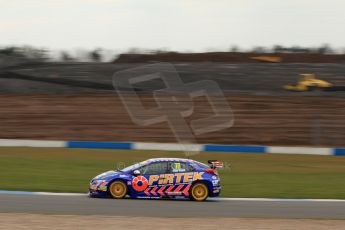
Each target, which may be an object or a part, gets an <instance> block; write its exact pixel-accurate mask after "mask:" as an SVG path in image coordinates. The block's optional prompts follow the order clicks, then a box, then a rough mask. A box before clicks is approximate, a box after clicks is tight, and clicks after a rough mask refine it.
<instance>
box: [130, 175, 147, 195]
mask: <svg viewBox="0 0 345 230" xmlns="http://www.w3.org/2000/svg"><path fill="white" fill-rule="evenodd" d="M147 186H148V181H147V179H146V178H145V177H143V176H138V177H135V178H133V180H132V187H133V189H134V190H135V191H137V192H143V191H144V190H145V189H146V188H147Z"/></svg>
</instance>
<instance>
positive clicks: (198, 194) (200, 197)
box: [190, 183, 208, 201]
mask: <svg viewBox="0 0 345 230" xmlns="http://www.w3.org/2000/svg"><path fill="white" fill-rule="evenodd" d="M207 197H208V188H207V186H206V185H205V184H203V183H196V184H194V185H193V186H192V188H191V190H190V199H191V200H195V201H204V200H206V199H207Z"/></svg>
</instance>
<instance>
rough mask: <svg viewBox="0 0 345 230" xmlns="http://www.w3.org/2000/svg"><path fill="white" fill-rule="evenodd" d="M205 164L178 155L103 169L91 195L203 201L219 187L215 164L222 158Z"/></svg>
mask: <svg viewBox="0 0 345 230" xmlns="http://www.w3.org/2000/svg"><path fill="white" fill-rule="evenodd" d="M208 163H209V164H210V166H209V165H206V164H203V163H200V162H198V161H194V160H190V159H179V158H155V159H149V160H146V161H143V162H140V163H137V164H134V165H131V166H129V167H127V168H124V169H122V170H117V171H108V172H105V173H102V174H100V175H98V176H96V177H95V178H93V179H92V180H91V182H90V187H89V195H90V197H112V198H115V199H122V198H125V197H126V196H129V197H131V198H176V199H180V198H189V199H191V200H195V201H204V200H206V199H207V197H215V196H219V194H220V191H221V186H220V178H219V176H218V173H217V168H218V167H222V163H221V162H217V161H212V160H210V161H209V162H208Z"/></svg>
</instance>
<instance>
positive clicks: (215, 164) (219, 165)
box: [208, 160, 224, 169]
mask: <svg viewBox="0 0 345 230" xmlns="http://www.w3.org/2000/svg"><path fill="white" fill-rule="evenodd" d="M208 163H209V164H210V167H211V168H212V169H216V168H223V165H224V164H223V162H220V161H217V160H208Z"/></svg>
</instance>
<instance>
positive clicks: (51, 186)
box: [0, 148, 345, 199]
mask: <svg viewBox="0 0 345 230" xmlns="http://www.w3.org/2000/svg"><path fill="white" fill-rule="evenodd" d="M152 157H185V155H184V154H183V153H178V152H161V151H127V150H123V151H122V150H116V151H115V150H96V149H95V150H92V149H63V148H0V189H2V190H27V191H53V192H86V191H87V187H88V182H89V180H90V179H91V178H92V177H94V176H95V175H97V174H99V173H101V172H104V171H107V170H110V169H114V168H115V166H116V164H118V163H119V164H124V165H126V166H127V165H130V164H132V163H133V162H138V161H142V160H145V159H148V158H152ZM191 158H193V159H195V160H198V161H202V162H207V160H208V159H217V160H220V161H223V162H225V163H226V166H227V167H226V168H224V169H222V170H220V175H221V181H222V187H223V191H222V195H223V196H227V197H275V198H339V199H345V157H336V156H310V155H281V154H278V155H274V154H262V155H260V154H249V153H242V154H237V153H236V154H235V153H200V154H198V155H194V156H192V157H191Z"/></svg>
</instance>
